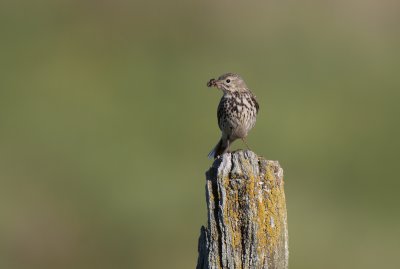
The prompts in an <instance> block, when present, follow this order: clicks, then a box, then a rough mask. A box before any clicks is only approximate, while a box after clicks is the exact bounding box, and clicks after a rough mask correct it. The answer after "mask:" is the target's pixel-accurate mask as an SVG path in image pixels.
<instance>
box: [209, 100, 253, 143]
mask: <svg viewBox="0 0 400 269" xmlns="http://www.w3.org/2000/svg"><path fill="white" fill-rule="evenodd" d="M257 112H258V103H257V101H256V100H255V98H254V96H253V95H252V94H251V93H241V94H239V93H235V94H232V95H231V94H229V95H224V96H223V97H222V98H221V101H220V102H219V105H218V113H217V117H218V126H219V128H220V129H221V131H222V133H223V134H225V135H227V136H228V137H229V138H230V139H233V140H234V139H237V138H243V137H246V136H247V134H248V132H249V131H250V130H251V129H252V128H253V127H254V125H255V123H256V117H257Z"/></svg>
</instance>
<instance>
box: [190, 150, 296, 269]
mask: <svg viewBox="0 0 400 269" xmlns="http://www.w3.org/2000/svg"><path fill="white" fill-rule="evenodd" d="M206 178H207V181H206V201H207V214H208V224H207V227H204V226H203V227H201V231H200V238H199V245H198V251H199V257H198V261H197V269H217V268H223V269H225V268H229V269H239V268H241V269H258V268H263V269H287V268H288V258H289V250H288V228H287V213H286V202H285V193H284V186H283V185H284V181H283V169H282V168H281V167H280V165H279V163H278V162H277V161H269V160H265V159H264V158H262V157H258V156H257V155H256V154H255V153H254V152H252V151H248V150H245V151H237V152H234V153H226V154H224V155H223V156H222V157H221V158H218V159H217V160H215V161H214V163H213V165H212V167H211V168H210V169H209V170H208V171H207V173H206Z"/></svg>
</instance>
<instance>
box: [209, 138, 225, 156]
mask: <svg viewBox="0 0 400 269" xmlns="http://www.w3.org/2000/svg"><path fill="white" fill-rule="evenodd" d="M228 147H229V141H228V140H227V139H223V138H221V139H220V140H219V142H218V144H217V145H216V146H215V148H213V150H211V152H210V153H208V158H209V159H216V158H217V157H218V156H220V155H222V154H224V153H225V152H227V151H228Z"/></svg>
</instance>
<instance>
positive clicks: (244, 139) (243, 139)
mask: <svg viewBox="0 0 400 269" xmlns="http://www.w3.org/2000/svg"><path fill="white" fill-rule="evenodd" d="M242 141H243V143H244V144H245V145H246V147H247V149H248V150H251V149H250V147H249V145H247V143H246V138H245V137H243V138H242Z"/></svg>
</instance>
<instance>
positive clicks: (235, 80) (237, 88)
mask: <svg viewBox="0 0 400 269" xmlns="http://www.w3.org/2000/svg"><path fill="white" fill-rule="evenodd" d="M207 86H208V87H217V88H218V89H220V90H222V91H223V92H224V93H233V92H246V91H248V88H247V85H246V83H245V82H244V80H243V79H242V78H241V77H240V76H239V75H237V74H234V73H226V74H224V75H222V76H220V77H219V78H218V79H210V81H209V82H208V83H207Z"/></svg>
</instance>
